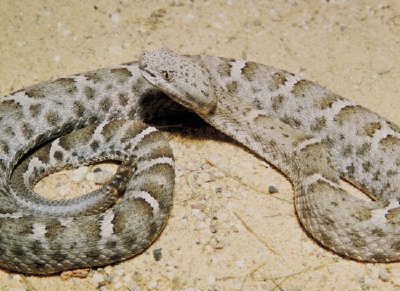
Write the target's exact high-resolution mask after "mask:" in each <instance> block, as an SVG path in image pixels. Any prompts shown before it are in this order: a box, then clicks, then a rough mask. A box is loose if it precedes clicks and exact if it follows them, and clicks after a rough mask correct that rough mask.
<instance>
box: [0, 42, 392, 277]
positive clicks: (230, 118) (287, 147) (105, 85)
mask: <svg viewBox="0 0 400 291" xmlns="http://www.w3.org/2000/svg"><path fill="white" fill-rule="evenodd" d="M161 95H162V96H168V98H170V101H169V102H172V103H174V102H176V103H178V104H180V105H182V106H183V107H184V108H187V109H185V110H187V111H188V112H194V113H196V114H198V115H199V116H200V117H201V118H202V119H204V120H205V121H206V122H207V123H209V124H210V125H211V126H213V127H215V128H216V129H218V130H219V131H221V132H223V133H225V134H226V135H228V136H230V137H232V138H233V139H235V140H236V141H238V142H240V143H241V144H243V145H244V146H245V147H247V148H249V149H250V150H251V151H252V152H254V153H255V154H256V155H257V156H259V157H260V158H262V159H265V160H266V161H268V162H270V163H271V164H272V165H274V166H275V167H276V168H278V169H279V170H281V171H282V172H283V174H285V175H286V176H287V177H288V178H289V180H290V181H291V182H292V184H293V187H294V190H295V197H294V201H295V208H296V212H297V215H298V217H299V220H300V221H301V223H302V225H303V226H304V228H305V229H306V231H307V232H308V233H309V234H311V235H312V236H313V237H314V238H315V239H316V240H317V241H318V242H320V243H321V244H323V245H324V246H326V247H327V248H329V249H331V250H333V251H335V252H337V253H339V254H341V255H343V256H346V257H350V258H353V259H356V260H361V261H371V262H391V261H398V260H399V259H400V239H399V238H398V237H399V234H400V228H399V226H398V225H397V224H398V223H399V222H400V218H399V217H400V216H399V214H400V207H399V198H400V197H399V193H398V189H399V183H400V182H399V180H400V179H399V178H400V177H399V176H400V174H399V172H398V169H399V167H400V150H399V149H400V130H399V128H398V126H396V125H395V124H393V123H391V122H390V121H387V120H386V119H384V118H383V117H381V116H379V115H377V114H375V113H373V112H371V111H369V110H367V109H365V108H363V107H361V106H358V105H355V104H354V103H352V102H351V101H349V100H347V99H344V98H343V97H341V96H338V95H336V94H334V93H332V92H330V91H329V90H327V89H325V88H323V87H321V86H319V85H317V84H315V83H313V82H310V81H307V80H304V79H302V78H301V77H299V76H297V75H295V74H292V73H289V72H286V71H282V70H278V69H275V68H272V67H269V66H266V65H262V64H257V63H254V62H247V61H242V60H234V59H227V58H220V57H214V56H207V55H198V56H183V55H179V54H176V53H174V52H172V51H170V50H168V49H161V50H159V51H155V52H145V53H143V54H142V56H141V58H140V60H139V62H132V63H128V64H122V65H119V66H115V67H112V68H106V69H100V70H97V71H91V72H87V73H83V74H77V75H73V76H69V77H66V78H61V79H58V80H54V81H50V82H45V83H41V84H38V85H35V86H32V87H28V88H25V89H23V90H20V91H17V92H14V93H12V94H10V95H8V96H5V97H3V98H2V99H1V101H0V128H1V129H2V134H1V137H0V193H1V195H0V267H1V268H5V269H9V270H11V271H16V272H22V273H31V274H50V273H57V272H61V271H64V270H69V269H77V268H87V267H97V266H104V265H107V264H111V263H115V262H119V261H122V260H126V259H128V258H131V257H132V256H134V255H137V254H139V253H141V252H143V251H144V250H145V249H146V248H147V247H148V246H149V245H150V244H151V243H152V242H153V241H154V240H155V239H156V238H157V237H158V235H159V234H160V232H161V231H162V229H163V226H164V225H165V223H166V220H167V218H168V214H169V211H170V208H171V206H172V192H173V185H174V172H173V157H172V152H171V149H170V147H169V145H168V143H167V142H166V141H165V139H164V138H163V137H162V134H161V133H160V132H159V131H157V130H156V129H155V128H154V127H150V126H148V125H146V124H145V123H144V122H143V121H144V120H143V116H142V114H141V112H142V111H143V108H142V107H143V106H144V103H143V100H144V99H145V98H146V99H147V100H149V99H150V100H151V102H152V103H151V104H152V106H157V104H158V103H157V99H158V98H159V96H161ZM174 104H175V103H174ZM169 106H170V107H169ZM161 107H163V108H164V110H165V111H166V112H167V113H168V110H169V109H170V108H174V105H168V106H165V105H161ZM178 112H179V111H178ZM174 114H176V112H174ZM105 160H113V161H117V162H118V163H119V164H120V165H119V168H118V170H117V173H116V174H115V175H114V176H113V177H112V178H111V180H110V181H108V182H107V183H105V184H104V185H103V186H102V187H101V188H100V189H98V190H96V191H94V192H91V193H88V194H86V195H84V196H81V197H78V198H74V199H70V200H66V201H60V200H48V199H45V198H43V197H41V196H39V195H38V194H36V193H35V192H34V191H32V187H33V185H34V184H35V183H36V182H37V181H38V180H40V179H41V178H42V177H44V176H46V175H48V174H49V173H52V172H55V171H58V170H59V169H62V168H66V167H78V166H79V165H83V164H89V163H94V162H99V161H105ZM340 179H345V180H347V181H349V182H350V183H352V184H353V185H355V186H356V187H358V188H360V189H362V190H363V191H364V192H365V193H366V194H367V195H368V196H369V197H370V198H371V199H370V201H365V200H360V199H357V198H355V197H353V196H351V195H349V194H348V193H347V192H346V191H345V190H343V188H342V186H341V185H340Z"/></svg>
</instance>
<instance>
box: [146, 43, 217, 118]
mask: <svg viewBox="0 0 400 291" xmlns="http://www.w3.org/2000/svg"><path fill="white" fill-rule="evenodd" d="M139 68H140V70H141V72H142V75H143V77H144V78H145V79H146V80H147V81H148V82H149V83H151V84H152V85H153V86H155V87H157V88H158V89H160V90H161V91H163V92H164V93H165V94H167V95H168V96H169V97H170V98H171V99H172V100H174V101H175V102H177V103H179V104H181V105H183V106H185V107H187V108H189V109H191V110H193V111H194V112H196V113H197V114H199V115H200V116H207V115H209V114H210V113H212V112H213V111H214V109H215V107H216V104H217V97H216V95H215V90H214V86H213V82H212V79H211V76H210V73H209V72H208V70H207V69H206V68H205V66H203V65H202V63H201V61H200V59H198V58H196V57H194V56H184V55H179V54H177V53H175V52H173V51H171V50H169V49H167V48H162V49H160V50H156V51H152V52H143V53H142V55H141V56H140V58H139Z"/></svg>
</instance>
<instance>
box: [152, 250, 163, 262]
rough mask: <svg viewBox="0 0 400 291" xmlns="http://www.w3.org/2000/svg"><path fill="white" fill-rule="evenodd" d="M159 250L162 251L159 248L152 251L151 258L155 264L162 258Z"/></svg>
mask: <svg viewBox="0 0 400 291" xmlns="http://www.w3.org/2000/svg"><path fill="white" fill-rule="evenodd" d="M161 250H162V249H161V248H160V249H155V250H154V251H153V257H154V259H155V260H156V262H158V261H160V260H161V258H162V253H161Z"/></svg>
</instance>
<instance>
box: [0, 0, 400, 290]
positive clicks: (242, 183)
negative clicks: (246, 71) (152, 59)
mask: <svg viewBox="0 0 400 291" xmlns="http://www.w3.org/2000/svg"><path fill="white" fill-rule="evenodd" d="M0 15H1V17H0V80H1V81H0V95H5V94H7V93H9V92H11V91H13V90H17V89H20V88H22V87H24V86H27V85H32V84H35V83H37V82H40V81H44V80H48V79H52V78H57V77H62V76H66V75H69V74H72V73H77V72H82V71H87V70H92V69H97V68H102V67H105V66H108V65H111V64H117V63H123V62H127V61H131V60H135V59H137V58H138V55H139V54H140V52H141V51H142V50H145V49H155V48H159V47H161V46H168V47H171V48H173V49H175V50H178V51H180V52H182V53H188V54H196V53H207V54H213V55H221V56H229V57H234V58H246V59H248V60H253V61H257V62H261V63H265V64H270V65H273V66H276V67H279V68H283V69H287V70H289V71H292V72H297V73H300V74H301V75H303V76H305V77H307V78H308V79H311V80H314V81H317V82H318V83H320V84H322V85H325V86H327V87H329V88H330V89H332V90H333V91H334V92H337V93H339V94H341V95H343V96H345V97H347V98H350V99H352V100H355V101H356V102H358V103H360V104H362V105H364V106H366V107H368V108H370V109H373V110H374V111H377V112H379V113H380V114H382V115H384V116H386V117H388V118H389V119H391V120H392V121H394V122H396V123H397V124H400V115H399V114H398V110H399V99H398V98H399V95H398V94H399V93H398V90H399V87H400V69H399V68H400V54H399V50H400V42H399V41H400V37H399V35H400V3H399V2H398V1H395V0H393V1H388V0H382V1H374V0H369V1H367V0H365V1H362V0H360V1H346V0H336V1H335V0H331V1H328V0H326V1H305V0H304V1H295V0H286V1H282V0H273V1H272V0H271V1H262V0H258V1H257V0H254V1H235V0H227V1H151V0H150V1H149V0H148V1H129V0H121V1H105V0H103V1H50V0H49V1H44V0H40V1H14V0H2V1H0ZM0 134H1V131H0ZM169 138H170V140H171V144H172V146H173V150H174V153H175V156H176V164H177V185H176V191H175V201H174V205H175V206H174V208H173V211H172V215H171V218H170V220H169V222H168V225H167V227H166V229H165V231H164V232H163V233H162V235H161V237H160V238H159V239H158V240H157V242H156V243H155V244H154V245H153V246H151V247H150V248H149V249H148V250H147V251H146V252H145V253H144V254H142V255H140V256H138V257H136V258H133V259H131V260H129V261H127V262H123V263H120V264H118V265H116V266H112V267H111V266H109V267H106V268H100V269H98V270H92V271H90V272H87V273H85V272H81V276H83V277H85V278H77V277H74V276H72V274H63V275H62V276H51V277H34V276H23V275H18V274H10V273H7V272H5V271H1V272H0V289H2V290H46V289H47V290H94V289H100V290H345V289H349V290H364V289H370V290H373V289H379V290H393V289H396V288H400V264H364V263H359V262H354V261H350V260H346V259H343V258H341V257H339V256H337V255H335V254H333V253H331V252H329V251H327V250H325V249H324V248H322V247H321V246H319V245H318V244H317V243H316V242H315V241H313V240H312V239H311V238H309V237H308V236H307V235H306V233H305V232H304V231H303V229H302V227H301V226H300V224H299V222H298V220H297V218H296V215H295V212H294V208H293V203H292V198H293V193H292V188H291V185H290V183H289V182H288V181H287V180H286V179H285V178H284V177H283V176H282V175H281V174H279V173H278V172H276V171H275V170H273V169H271V167H270V166H269V165H268V164H267V163H265V162H264V161H261V160H259V159H257V158H255V157H254V156H253V155H251V153H249V152H247V151H245V150H243V149H242V148H240V147H238V146H236V145H233V144H230V143H227V142H221V141H218V140H215V139H214V140H202V139H193V138H189V137H185V136H181V135H176V134H175V135H169ZM80 171H82V170H80ZM81 174H82V173H81V172H78V173H77V172H76V171H75V172H74V171H72V172H69V173H64V174H60V175H59V176H52V177H49V178H48V179H46V181H44V182H43V183H42V184H41V185H40V186H38V189H39V188H41V189H42V190H41V191H42V192H43V191H44V190H43V189H49V187H51V189H54V191H57V192H59V193H61V194H65V193H67V192H72V193H73V192H78V191H79V193H83V192H85V191H88V190H87V189H88V188H89V187H90V183H89V182H85V183H76V181H78V182H79V180H80V178H79V175H81ZM77 177H78V178H77ZM71 179H72V181H73V182H74V181H75V182H74V183H72V184H71V183H70V182H69V181H70V180H71ZM87 179H88V180H90V175H87ZM92 184H93V183H92ZM270 186H274V187H276V188H277V189H278V190H279V192H278V193H276V194H272V195H271V194H269V191H268V188H269V187H270ZM75 275H77V274H75Z"/></svg>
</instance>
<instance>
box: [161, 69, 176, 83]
mask: <svg viewBox="0 0 400 291" xmlns="http://www.w3.org/2000/svg"><path fill="white" fill-rule="evenodd" d="M161 74H162V77H163V78H164V80H166V81H170V80H171V79H172V78H173V76H174V73H173V72H172V71H162V72H161Z"/></svg>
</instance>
